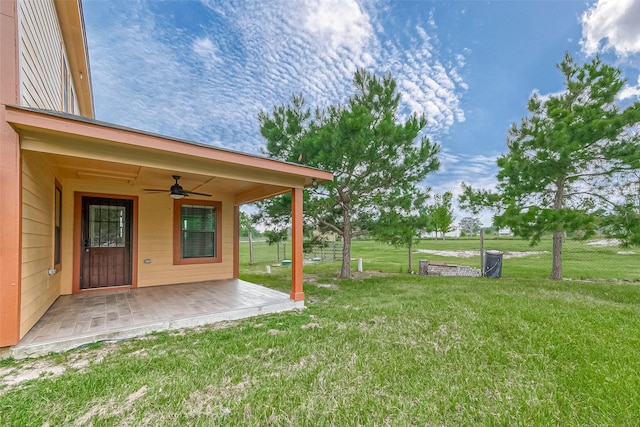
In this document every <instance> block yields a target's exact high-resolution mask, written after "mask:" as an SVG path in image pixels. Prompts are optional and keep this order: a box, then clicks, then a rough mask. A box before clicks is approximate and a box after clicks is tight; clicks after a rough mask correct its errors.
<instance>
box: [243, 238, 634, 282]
mask: <svg viewBox="0 0 640 427" xmlns="http://www.w3.org/2000/svg"><path fill="white" fill-rule="evenodd" d="M577 237H579V236H565V237H564V239H563V244H562V267H563V277H565V278H575V279H605V280H631V281H639V280H640V248H638V247H624V246H622V245H621V242H620V241H618V240H616V239H611V238H608V237H607V236H605V235H597V236H595V237H593V238H591V239H589V240H581V239H578V238H577ZM303 246H304V249H305V252H304V259H305V262H306V263H323V262H340V261H341V260H342V242H341V241H336V242H324V243H323V244H322V245H313V246H312V245H311V244H310V241H307V240H305V242H304V245H303ZM492 251H497V252H498V253H499V255H496V252H493V253H492ZM412 252H413V254H412V255H413V260H414V261H413V262H414V265H413V266H412V269H413V270H415V271H416V272H418V271H419V270H420V269H419V268H416V267H419V261H421V260H423V261H429V263H430V265H431V266H430V267H429V268H432V267H433V266H434V265H438V264H447V265H449V266H450V265H458V266H460V267H463V268H460V269H458V270H457V271H453V270H451V269H450V268H445V267H443V266H441V267H435V268H436V270H438V271H441V275H445V274H449V273H451V275H469V276H473V275H488V276H489V277H496V276H500V275H501V274H502V270H505V271H506V273H507V274H508V275H517V276H522V277H526V276H530V277H544V278H546V277H549V275H550V273H551V265H552V257H553V238H552V236H551V235H548V236H543V238H542V239H541V240H540V241H539V242H538V243H537V244H536V245H533V246H532V245H531V244H530V242H529V241H528V240H525V239H521V238H519V237H515V236H510V235H497V234H496V233H491V234H486V235H485V236H484V238H483V239H482V240H481V239H480V238H479V236H463V237H447V238H446V239H445V240H441V239H434V238H429V239H422V240H420V241H419V242H418V243H417V244H416V245H415V246H414V248H413V251H412ZM351 258H352V260H353V259H358V258H363V259H364V262H365V270H366V269H368V268H376V269H381V270H389V271H398V266H403V267H402V269H403V270H402V271H407V267H408V265H407V264H408V263H407V252H406V248H396V247H393V246H392V245H388V244H385V243H381V242H376V241H373V240H356V241H354V242H352V250H351ZM290 261H291V241H290V240H287V241H283V242H280V243H278V244H275V243H274V244H271V245H270V244H269V243H267V241H266V239H264V238H260V239H253V240H252V241H251V242H250V241H249V240H248V239H247V238H244V239H241V241H240V262H241V265H243V266H272V265H287V264H288V263H290ZM487 262H489V264H487ZM497 262H499V263H500V265H499V266H498V265H497V264H496V263H497ZM464 267H469V269H466V268H464ZM454 273H455V274H454Z"/></svg>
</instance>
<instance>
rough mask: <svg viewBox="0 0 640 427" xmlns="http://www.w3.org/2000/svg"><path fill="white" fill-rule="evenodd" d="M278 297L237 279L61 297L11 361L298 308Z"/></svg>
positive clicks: (297, 304)
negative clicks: (152, 333) (87, 345)
mask: <svg viewBox="0 0 640 427" xmlns="http://www.w3.org/2000/svg"><path fill="white" fill-rule="evenodd" d="M303 307H304V301H294V300H292V299H291V298H290V296H289V295H288V294H286V293H284V292H280V291H276V290H273V289H269V288H265V287H264V286H260V285H257V284H253V283H249V282H246V281H243V280H240V279H228V280H216V281H205V282H195V283H185V284H179V285H172V286H152V287H147V288H137V289H127V290H122V291H112V292H100V293H96V292H93V293H81V294H74V295H62V296H60V297H59V298H58V299H57V300H56V302H55V303H54V304H53V305H52V306H51V307H50V308H49V310H47V312H46V313H45V314H44V316H42V318H40V320H39V321H38V322H37V323H36V325H35V326H34V327H33V328H32V329H31V330H30V331H29V332H28V333H27V335H25V336H24V338H23V339H22V340H21V341H20V343H19V344H18V345H17V346H15V347H13V348H12V349H11V355H12V356H13V357H14V358H16V359H21V358H25V357H35V356H41V355H45V354H47V353H50V352H62V351H66V350H70V349H73V348H76V347H79V346H82V345H85V344H90V343H93V342H99V341H109V340H120V339H126V338H133V337H137V336H141V335H144V334H148V333H151V332H159V331H168V330H175V329H181V328H187V327H195V326H202V325H207V324H211V323H216V322H221V321H227V320H237V319H244V318H247V317H252V316H257V315H261V314H269V313H278V312H282V311H288V310H293V309H296V308H303Z"/></svg>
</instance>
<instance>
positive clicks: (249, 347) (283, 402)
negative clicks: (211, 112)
mask: <svg viewBox="0 0 640 427" xmlns="http://www.w3.org/2000/svg"><path fill="white" fill-rule="evenodd" d="M438 243H439V242H438ZM394 250H395V249H394ZM358 251H361V256H362V257H363V258H365V259H367V260H369V261H367V262H366V263H365V267H366V266H367V265H371V266H375V267H376V268H378V269H380V270H383V271H384V270H389V271H393V270H396V271H397V268H396V264H393V262H392V257H391V255H389V253H390V252H392V250H391V249H390V248H387V247H386V246H382V247H381V249H376V248H375V247H374V246H371V245H369V246H366V245H365V247H362V248H359V247H355V248H354V256H358V255H356V253H358ZM374 253H381V254H382V255H380V256H379V257H378V258H386V257H389V258H388V259H384V260H382V261H373V259H374V258H373V254H374ZM399 253H400V254H404V251H400V252H399ZM396 261H397V262H398V264H397V266H400V265H401V264H402V262H400V261H398V260H396ZM256 269H257V267H256ZM338 269H339V264H322V265H314V266H308V267H305V274H307V277H306V278H307V282H306V285H305V286H306V287H305V291H306V296H307V307H308V308H307V309H305V310H302V311H299V312H293V313H286V314H278V315H268V316H263V317H258V318H254V319H249V320H245V321H240V322H234V323H232V324H228V325H225V326H224V327H221V326H220V325H218V326H212V327H209V328H201V329H197V330H186V331H182V332H181V333H161V334H155V335H152V336H149V337H145V338H143V339H136V340H127V341H123V342H120V343H115V344H103V345H95V346H92V347H90V348H86V349H81V350H76V351H72V352H68V353H66V354H63V355H57V356H48V357H44V358H39V359H34V360H27V361H13V360H3V361H0V384H1V385H0V425H3V426H4V425H15V426H28V425H34V426H36V425H37V426H40V425H51V426H54V425H73V424H74V423H76V424H77V425H206V426H210V425H243V426H244V425H248V426H264V425H277V426H282V425H296V426H298V425H308V426H328V425H339V426H343V425H349V426H350V425H363V426H375V425H377V426H384V425H394V426H396V425H398V426H404V425H453V426H458V425H478V424H479V425H541V426H546V425H562V426H572V425H573V426H582V425H591V426H597V425H607V426H609V425H620V426H624V425H629V426H631V425H638V419H640V399H638V390H640V357H638V351H639V349H640V286H638V285H637V284H625V283H615V284H614V283H604V282H578V281H571V282H569V281H561V282H557V281H555V282H554V281H549V280H545V279H541V278H532V277H529V275H519V274H518V272H519V271H520V270H519V267H517V266H516V265H511V264H508V263H507V264H506V265H505V275H504V276H503V278H501V279H468V278H467V279H463V278H446V277H419V276H414V275H408V274H397V273H385V274H384V275H380V273H377V274H378V275H376V274H375V273H374V272H372V271H368V272H365V273H364V274H363V275H361V276H358V277H360V278H359V279H358V278H356V279H354V280H343V281H339V280H336V279H335V275H336V272H337V271H338ZM636 274H637V271H636ZM364 277H367V278H364ZM243 278H244V279H246V280H249V281H252V282H255V283H262V284H265V285H266V286H269V287H273V288H277V289H282V290H284V291H287V290H288V287H289V285H288V280H289V270H288V269H287V268H274V269H273V274H271V275H266V274H261V273H246V274H245V275H244V277H243ZM65 369H66V370H65ZM63 370H64V372H63ZM29 373H31V374H33V376H34V377H35V378H33V379H30V380H25V381H18V380H17V378H18V376H20V375H22V376H23V377H26V376H27V375H28V374H29ZM38 373H39V376H37V375H38Z"/></svg>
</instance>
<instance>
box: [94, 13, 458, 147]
mask: <svg viewBox="0 0 640 427" xmlns="http://www.w3.org/2000/svg"><path fill="white" fill-rule="evenodd" d="M179 7H183V8H186V7H190V8H194V7H198V8H199V12H198V13H199V15H201V16H203V17H207V19H202V20H199V21H198V22H197V23H194V24H193V25H192V26H191V27H188V28H187V27H183V28H175V27H174V26H173V25H174V22H175V21H174V20H173V19H172V17H171V16H170V15H171V14H170V13H167V14H166V16H163V15H162V11H163V9H162V8H160V7H154V5H153V3H149V2H145V1H142V0H131V1H128V2H126V3H120V2H119V3H117V4H112V3H111V2H87V4H85V7H84V8H85V21H86V22H87V36H88V40H89V49H90V51H89V54H90V57H91V65H92V73H93V79H94V95H95V99H96V115H97V117H98V118H99V119H102V120H107V121H112V122H115V123H120V124H123V125H127V126H132V127H136V128H140V129H145V130H149V131H152V132H158V133H162V134H167V135H172V136H177V137H181V138H185V139H191V140H195V141H198V142H203V143H210V144H214V145H221V146H225V147H227V148H232V149H237V150H241V151H246V152H253V153H257V152H259V150H260V147H262V146H263V145H264V141H263V139H262V137H261V136H260V133H259V125H258V120H257V115H258V112H259V111H260V110H267V111H270V110H271V108H272V107H273V106H274V105H276V104H280V103H287V102H288V101H289V99H290V95H291V94H292V93H299V92H302V93H303V94H304V96H305V98H306V99H307V101H308V104H309V105H310V106H311V107H315V106H319V107H323V106H325V105H327V104H333V103H337V102H344V101H345V100H346V98H347V97H348V96H349V95H350V94H351V93H352V91H353V86H352V82H351V80H352V77H353V73H354V71H355V70H356V69H357V68H359V67H365V68H367V69H368V70H370V71H374V72H376V73H382V72H387V71H390V72H391V73H392V74H393V76H394V78H395V79H396V81H397V82H398V88H399V90H400V91H401V92H402V93H403V98H402V106H403V115H406V114H408V113H409V112H410V111H411V112H417V113H424V114H425V115H426V116H427V119H428V122H429V124H428V130H427V133H429V134H430V135H431V136H432V137H433V136H434V135H437V134H438V133H442V132H446V131H447V130H448V129H449V128H450V127H451V126H452V125H453V124H454V123H456V122H461V121H464V119H465V116H464V111H463V109H462V106H461V101H460V97H461V95H462V94H463V93H464V92H465V91H466V89H467V86H466V83H465V82H464V79H463V70H464V66H465V55H468V52H462V53H459V54H451V55H450V57H445V55H444V54H442V53H441V52H440V51H439V50H438V48H437V46H438V44H439V43H438V40H437V33H436V31H435V28H434V27H435V22H431V23H429V22H427V23H426V24H424V25H427V26H426V27H423V26H422V25H423V24H419V25H416V24H415V23H414V24H410V25H407V26H406V27H404V28H403V29H402V31H404V32H403V33H402V34H401V33H399V32H398V31H395V30H394V31H388V32H389V34H387V33H386V32H385V31H387V30H388V29H385V27H384V20H383V19H382V18H381V17H382V16H383V15H384V14H385V13H386V11H387V10H388V8H389V7H390V6H389V4H388V3H386V0H375V1H373V2H363V3H361V2H359V1H356V0H319V1H317V2H302V1H300V2H293V3H292V2H290V1H288V0H274V1H270V2H243V3H241V4H239V3H234V2H224V3H222V2H217V1H214V0H201V3H191V2H189V3H184V4H181V5H180V6H179ZM394 7H395V6H394ZM159 11H160V12H159ZM213 18H215V19H213ZM427 21H433V15H429V18H428V19H427ZM435 139H437V138H435Z"/></svg>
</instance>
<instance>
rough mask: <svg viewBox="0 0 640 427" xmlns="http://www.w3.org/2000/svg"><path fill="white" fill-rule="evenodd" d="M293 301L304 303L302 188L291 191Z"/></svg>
mask: <svg viewBox="0 0 640 427" xmlns="http://www.w3.org/2000/svg"><path fill="white" fill-rule="evenodd" d="M291 196H292V197H291V299H292V300H294V301H304V292H303V290H302V264H303V262H304V258H303V253H302V188H292V189H291Z"/></svg>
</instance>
